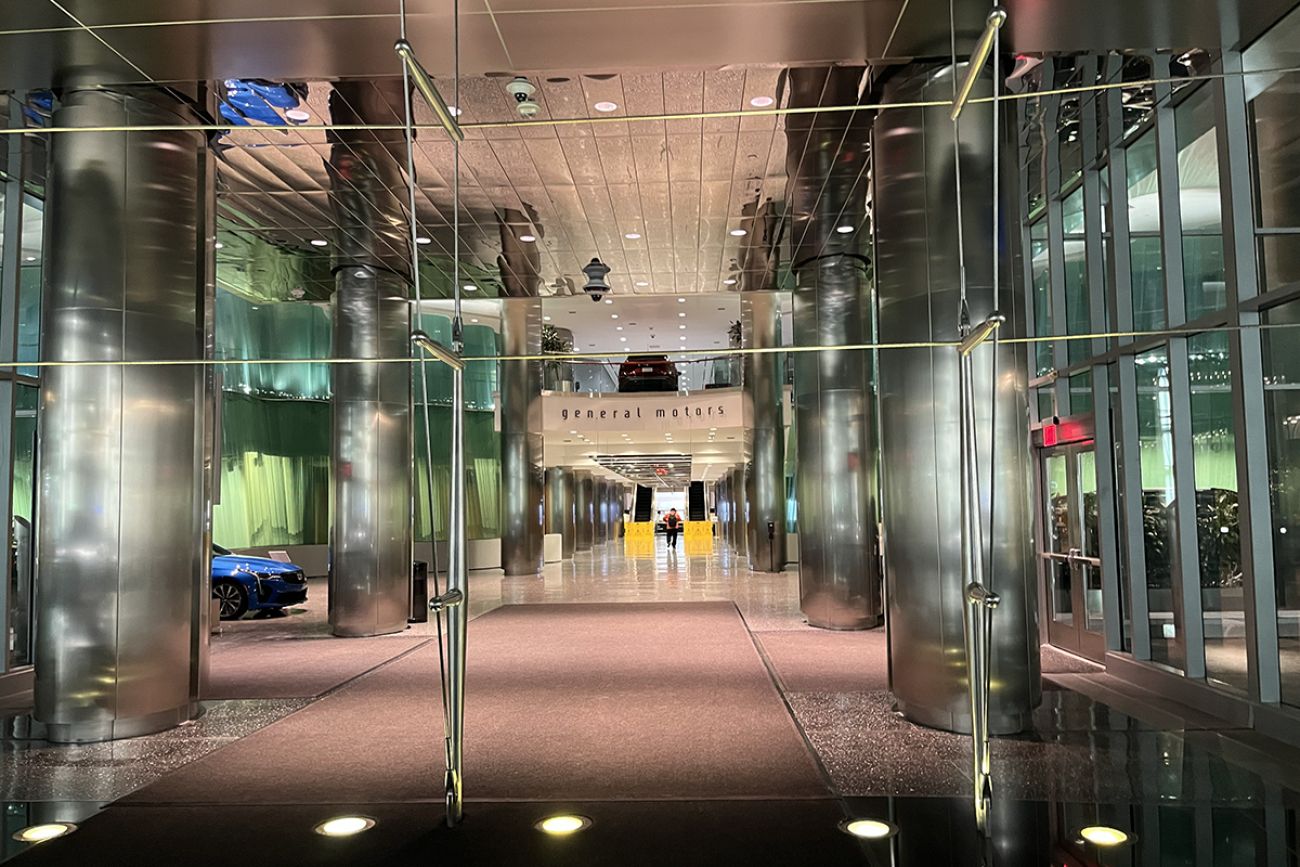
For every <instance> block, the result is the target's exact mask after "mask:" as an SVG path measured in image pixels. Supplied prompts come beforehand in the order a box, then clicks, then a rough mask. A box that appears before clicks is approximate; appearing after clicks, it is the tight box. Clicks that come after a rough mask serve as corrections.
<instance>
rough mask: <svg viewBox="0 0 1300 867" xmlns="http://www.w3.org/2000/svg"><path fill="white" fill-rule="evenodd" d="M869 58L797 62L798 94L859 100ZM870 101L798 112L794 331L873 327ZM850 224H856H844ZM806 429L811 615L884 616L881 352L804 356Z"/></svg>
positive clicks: (803, 485)
mask: <svg viewBox="0 0 1300 867" xmlns="http://www.w3.org/2000/svg"><path fill="white" fill-rule="evenodd" d="M861 78H862V70H861V69H855V68H850V67H836V68H833V69H792V70H791V71H790V88H791V94H790V105H791V106H792V107H805V106H814V105H818V104H831V105H844V104H852V103H854V102H857V101H858V92H857V91H858V83H859V81H860V80H861ZM869 131H870V127H869V124H868V119H867V118H866V117H865V113H863V112H854V113H852V114H843V113H837V114H833V115H819V114H804V115H794V116H791V117H789V118H788V119H787V131H786V138H787V145H786V160H787V165H788V170H787V174H788V177H789V180H788V188H787V190H788V191H787V195H786V200H787V202H788V203H789V206H790V207H791V210H792V213H793V224H792V232H793V236H792V237H793V248H792V249H793V253H792V263H793V268H794V271H795V276H796V281H797V282H796V286H795V291H794V323H793V324H794V342H795V343H796V344H797V345H799V346H840V345H844V344H854V343H865V342H869V340H870V338H871V319H870V297H869V293H868V280H867V273H866V267H867V266H866V258H865V256H863V255H862V254H863V253H864V252H865V249H866V246H865V239H861V238H859V237H858V232H857V231H856V228H857V227H859V226H861V225H862V224H863V222H864V219H865V217H864V212H865V209H866V180H867V173H866V170H865V168H866V159H867V139H868V134H869ZM842 226H853V227H855V231H854V232H849V233H843V234H842V233H839V232H837V231H836V230H837V229H838V228H840V227H842ZM794 365H795V369H794V387H795V415H796V418H797V424H798V429H799V436H798V448H797V454H796V457H797V461H796V470H795V473H796V480H797V482H796V484H797V491H798V500H799V592H800V604H801V607H802V609H803V612H804V614H805V615H806V616H807V617H808V622H809V623H810V624H811V625H813V626H821V627H825V628H828V629H862V628H866V627H870V626H874V625H876V624H878V623H879V622H880V619H881V615H882V611H881V598H880V570H879V568H878V566H877V561H876V556H875V550H874V547H875V545H874V540H875V525H876V511H875V486H874V483H873V479H874V455H873V451H872V439H873V438H872V435H871V434H872V415H871V393H870V375H871V364H870V357H869V356H868V354H867V353H866V352H864V351H848V350H830V351H826V352H817V353H799V354H797V355H795V356H794Z"/></svg>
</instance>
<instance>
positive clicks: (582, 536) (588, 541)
mask: <svg viewBox="0 0 1300 867" xmlns="http://www.w3.org/2000/svg"><path fill="white" fill-rule="evenodd" d="M595 484H596V483H595V479H593V478H592V477H591V473H589V472H587V471H586V470H577V471H575V472H574V474H573V504H574V534H573V535H574V539H575V540H576V544H575V545H574V550H575V551H590V550H591V545H592V542H593V540H594V539H595V533H596V525H595V516H594V514H593V510H592V500H593V498H594V497H595V493H596V491H595Z"/></svg>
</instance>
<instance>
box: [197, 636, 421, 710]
mask: <svg viewBox="0 0 1300 867" xmlns="http://www.w3.org/2000/svg"><path fill="white" fill-rule="evenodd" d="M427 640H428V639H415V638H401V637H391V638H390V637H384V638H304V639H291V640H283V641H275V640H271V641H256V642H250V641H244V642H239V643H235V642H227V643H225V644H223V643H222V641H221V638H216V639H214V640H213V642H212V662H211V672H210V674H209V679H208V689H207V690H206V691H205V692H204V694H203V697H204V698H205V699H223V698H315V697H316V696H318V695H321V694H322V693H325V692H328V691H329V690H331V689H333V688H334V687H336V686H338V685H339V684H341V683H346V682H347V681H349V680H351V679H352V678H354V677H356V676H357V675H359V674H363V673H365V672H367V671H369V670H370V669H372V668H374V667H375V666H377V665H379V664H380V663H383V662H386V661H388V660H390V659H392V658H393V657H396V656H399V655H401V654H403V653H405V652H406V651H408V650H410V649H411V648H413V647H416V646H418V645H419V644H421V643H422V642H423V641H427Z"/></svg>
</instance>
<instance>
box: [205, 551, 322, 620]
mask: <svg viewBox="0 0 1300 867" xmlns="http://www.w3.org/2000/svg"><path fill="white" fill-rule="evenodd" d="M212 598H213V599H215V600H217V602H218V603H219V604H220V607H221V619H222V620H238V619H239V618H241V617H243V616H244V615H245V614H247V613H248V612H249V611H266V612H278V611H280V610H281V609H283V608H284V607H285V606H286V605H297V604H299V603H301V602H306V601H307V577H306V576H305V575H303V573H302V569H300V568H299V567H297V566H295V565H293V564H292V563H281V562H280V561H278V560H268V559H267V558H265V557H246V556H244V555H243V554H235V553H232V552H230V551H227V550H226V549H225V548H222V547H221V546H219V545H213V546H212Z"/></svg>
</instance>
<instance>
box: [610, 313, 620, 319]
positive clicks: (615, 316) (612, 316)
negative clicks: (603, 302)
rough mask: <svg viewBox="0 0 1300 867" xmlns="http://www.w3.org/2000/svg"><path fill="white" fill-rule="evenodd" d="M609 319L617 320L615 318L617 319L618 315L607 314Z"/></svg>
mask: <svg viewBox="0 0 1300 867" xmlns="http://www.w3.org/2000/svg"><path fill="white" fill-rule="evenodd" d="M609 318H610V319H617V318H618V314H617V313H611V314H609Z"/></svg>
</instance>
